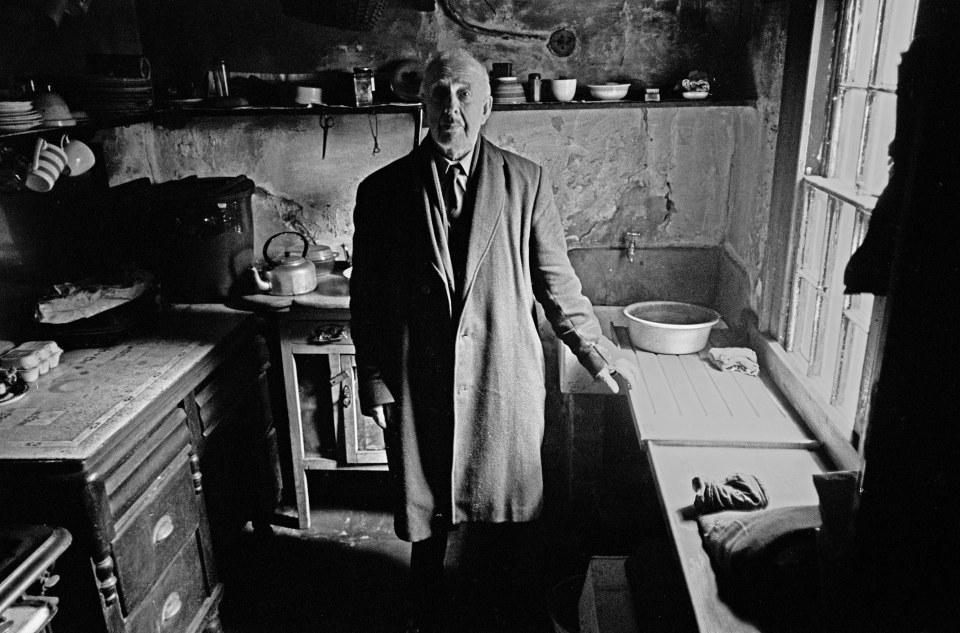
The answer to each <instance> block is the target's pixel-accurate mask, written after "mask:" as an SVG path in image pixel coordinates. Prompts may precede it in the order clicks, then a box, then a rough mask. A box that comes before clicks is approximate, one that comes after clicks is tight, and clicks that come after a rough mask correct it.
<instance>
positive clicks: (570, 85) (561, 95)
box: [544, 79, 577, 101]
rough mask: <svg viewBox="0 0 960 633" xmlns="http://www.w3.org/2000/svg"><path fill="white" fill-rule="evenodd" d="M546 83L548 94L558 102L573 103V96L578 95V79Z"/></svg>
mask: <svg viewBox="0 0 960 633" xmlns="http://www.w3.org/2000/svg"><path fill="white" fill-rule="evenodd" d="M544 83H545V84H546V85H547V92H548V93H549V94H550V96H552V97H553V98H554V99H555V100H556V101H573V96H574V95H575V94H577V80H576V79H547V80H545V81H544Z"/></svg>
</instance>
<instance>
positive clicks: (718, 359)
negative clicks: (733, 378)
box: [709, 347, 760, 376]
mask: <svg viewBox="0 0 960 633" xmlns="http://www.w3.org/2000/svg"><path fill="white" fill-rule="evenodd" d="M709 355H710V362H711V363H713V364H714V365H716V366H717V367H719V368H720V369H722V370H724V371H739V372H741V373H744V374H748V375H750V376H757V375H759V374H760V365H758V364H757V353H756V352H755V351H753V350H752V349H750V348H749V347H711V348H710V351H709Z"/></svg>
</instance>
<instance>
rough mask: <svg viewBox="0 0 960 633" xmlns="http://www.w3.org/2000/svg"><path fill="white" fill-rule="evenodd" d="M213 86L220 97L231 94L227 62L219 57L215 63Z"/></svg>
mask: <svg viewBox="0 0 960 633" xmlns="http://www.w3.org/2000/svg"><path fill="white" fill-rule="evenodd" d="M213 88H214V90H216V92H217V96H218V97H229V96H230V84H229V83H228V82H227V63H226V62H225V61H223V60H222V59H218V60H216V61H215V62H214V64H213Z"/></svg>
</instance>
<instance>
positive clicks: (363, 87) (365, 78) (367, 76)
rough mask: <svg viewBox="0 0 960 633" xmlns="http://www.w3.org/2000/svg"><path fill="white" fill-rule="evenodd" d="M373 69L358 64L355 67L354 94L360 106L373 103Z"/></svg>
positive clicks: (374, 87) (374, 86)
mask: <svg viewBox="0 0 960 633" xmlns="http://www.w3.org/2000/svg"><path fill="white" fill-rule="evenodd" d="M375 89H376V85H375V84H374V80H373V69H372V68H367V67H361V66H358V67H357V68H354V69H353V94H354V98H355V99H356V104H357V105H358V106H366V105H373V91H374V90H375Z"/></svg>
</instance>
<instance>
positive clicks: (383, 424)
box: [363, 404, 387, 431]
mask: <svg viewBox="0 0 960 633" xmlns="http://www.w3.org/2000/svg"><path fill="white" fill-rule="evenodd" d="M363 414H364V415H366V416H367V417H371V418H373V421H374V422H376V423H377V426H379V427H380V428H381V429H383V430H384V431H386V430H387V412H386V411H384V409H383V405H382V404H378V405H376V406H374V407H373V408H372V409H370V411H364V412H363Z"/></svg>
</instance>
